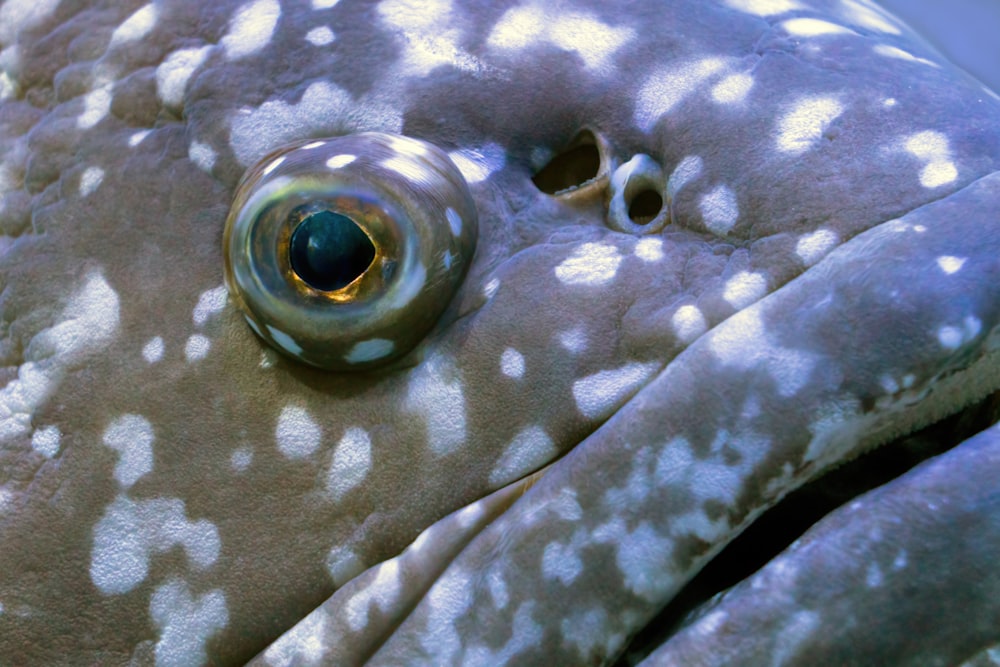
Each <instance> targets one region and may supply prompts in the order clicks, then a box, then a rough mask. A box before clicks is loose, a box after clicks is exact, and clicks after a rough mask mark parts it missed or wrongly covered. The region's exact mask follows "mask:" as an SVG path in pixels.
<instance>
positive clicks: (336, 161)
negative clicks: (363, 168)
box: [326, 153, 358, 169]
mask: <svg viewBox="0 0 1000 667" xmlns="http://www.w3.org/2000/svg"><path fill="white" fill-rule="evenodd" d="M357 159H358V156H357V155H349V154H347V153H345V154H343V155H334V156H333V157H332V158H330V159H329V160H327V161H326V166H327V169H340V168H342V167H346V166H347V165H349V164H351V163H352V162H354V161H355V160H357Z"/></svg>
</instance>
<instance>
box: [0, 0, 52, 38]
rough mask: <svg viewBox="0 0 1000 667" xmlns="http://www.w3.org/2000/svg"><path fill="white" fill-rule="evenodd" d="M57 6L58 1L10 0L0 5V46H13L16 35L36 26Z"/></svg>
mask: <svg viewBox="0 0 1000 667" xmlns="http://www.w3.org/2000/svg"><path fill="white" fill-rule="evenodd" d="M59 5H60V2H59V0H11V1H10V2H5V3H3V4H0V44H4V45H7V44H13V43H14V42H15V40H16V39H17V33H19V32H21V31H24V32H27V31H28V30H31V29H32V28H34V27H36V26H38V25H39V24H41V23H42V22H43V21H45V20H46V19H47V18H49V16H51V15H52V13H53V12H54V11H55V10H56V8H57V7H58V6H59Z"/></svg>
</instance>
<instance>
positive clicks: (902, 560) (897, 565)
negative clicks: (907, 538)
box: [892, 551, 909, 571]
mask: <svg viewBox="0 0 1000 667" xmlns="http://www.w3.org/2000/svg"><path fill="white" fill-rule="evenodd" d="M908 561H909V558H908V557H907V554H906V552H905V551H900V552H899V553H898V554H896V558H895V560H893V561H892V569H893V570H896V571H899V570H902V569H904V568H905V567H906V565H907V563H908Z"/></svg>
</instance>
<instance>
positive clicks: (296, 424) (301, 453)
mask: <svg viewBox="0 0 1000 667" xmlns="http://www.w3.org/2000/svg"><path fill="white" fill-rule="evenodd" d="M321 435H322V431H321V430H320V427H319V424H317V423H316V422H315V421H313V418H312V417H311V416H310V415H309V413H308V412H307V411H306V409H305V408H302V407H299V406H297V405H286V406H285V407H283V408H282V409H281V414H280V415H278V424H277V426H276V427H275V429H274V438H275V440H277V442H278V450H279V451H280V452H281V453H282V454H284V455H285V458H289V459H301V458H305V457H307V456H309V455H310V454H312V453H313V452H315V451H316V449H317V448H318V447H319V442H320V437H321Z"/></svg>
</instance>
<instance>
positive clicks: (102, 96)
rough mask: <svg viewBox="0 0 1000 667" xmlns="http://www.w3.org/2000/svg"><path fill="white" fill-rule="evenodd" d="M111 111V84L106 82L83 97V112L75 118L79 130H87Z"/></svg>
mask: <svg viewBox="0 0 1000 667" xmlns="http://www.w3.org/2000/svg"><path fill="white" fill-rule="evenodd" d="M110 112H111V84H110V83H107V84H104V85H103V86H101V87H100V88H97V89H96V90H92V91H91V92H89V93H87V94H86V95H85V96H84V98H83V113H81V114H80V117H79V118H77V120H76V125H77V127H79V128H80V129H81V130H89V129H90V128H92V127H94V126H95V125H97V124H98V123H99V122H101V120H102V119H103V118H104V117H105V116H107V115H108V114H109V113H110Z"/></svg>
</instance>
